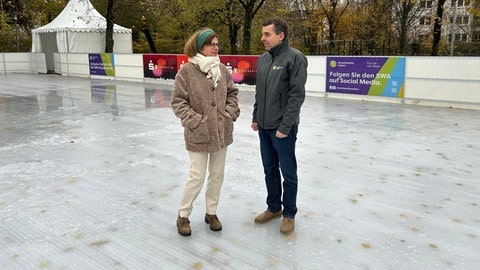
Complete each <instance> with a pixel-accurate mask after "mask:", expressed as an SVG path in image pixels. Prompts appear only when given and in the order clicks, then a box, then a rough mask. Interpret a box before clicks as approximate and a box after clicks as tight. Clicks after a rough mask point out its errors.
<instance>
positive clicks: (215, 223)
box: [205, 214, 222, 232]
mask: <svg viewBox="0 0 480 270" xmlns="http://www.w3.org/2000/svg"><path fill="white" fill-rule="evenodd" d="M205 223H207V224H210V230H212V231H215V232H218V231H221V230H222V223H221V222H220V220H218V217H217V215H209V214H205Z"/></svg>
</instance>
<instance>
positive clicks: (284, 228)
mask: <svg viewBox="0 0 480 270" xmlns="http://www.w3.org/2000/svg"><path fill="white" fill-rule="evenodd" d="M294 229H295V219H294V218H286V217H284V218H283V220H282V225H280V232H281V233H283V234H289V233H291V232H293V230H294Z"/></svg>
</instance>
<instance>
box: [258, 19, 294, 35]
mask: <svg viewBox="0 0 480 270" xmlns="http://www.w3.org/2000/svg"><path fill="white" fill-rule="evenodd" d="M271 24H273V27H274V28H275V33H276V34H277V35H278V34H280V33H281V32H283V33H284V34H285V38H287V37H288V26H287V23H286V22H285V21H284V20H283V19H281V18H272V19H268V20H266V21H265V22H264V23H263V24H262V26H269V25H271Z"/></svg>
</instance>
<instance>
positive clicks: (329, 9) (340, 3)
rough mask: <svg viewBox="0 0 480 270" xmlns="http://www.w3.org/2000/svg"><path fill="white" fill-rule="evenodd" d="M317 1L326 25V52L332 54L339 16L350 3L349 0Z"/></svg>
mask: <svg viewBox="0 0 480 270" xmlns="http://www.w3.org/2000/svg"><path fill="white" fill-rule="evenodd" d="M318 3H319V5H320V8H321V9H322V11H323V13H325V18H326V20H327V25H328V40H329V44H328V54H333V49H334V47H335V43H334V40H335V32H336V29H337V26H338V23H339V22H340V18H341V17H342V15H343V13H344V12H345V10H347V7H348V5H349V4H350V0H320V1H318Z"/></svg>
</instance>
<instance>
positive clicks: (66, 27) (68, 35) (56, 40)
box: [32, 0, 132, 70]
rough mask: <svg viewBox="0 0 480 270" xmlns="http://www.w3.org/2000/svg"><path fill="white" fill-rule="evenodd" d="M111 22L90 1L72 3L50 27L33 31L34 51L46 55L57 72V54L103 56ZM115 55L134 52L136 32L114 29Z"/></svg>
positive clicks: (49, 66)
mask: <svg viewBox="0 0 480 270" xmlns="http://www.w3.org/2000/svg"><path fill="white" fill-rule="evenodd" d="M106 28H107V21H106V19H105V17H103V16H102V15H101V14H100V13H99V12H98V11H97V10H96V9H95V8H94V7H93V5H92V3H90V0H70V1H69V2H68V4H67V5H66V6H65V8H64V9H63V11H62V12H61V13H60V14H59V15H58V16H57V17H56V18H55V19H54V20H53V21H52V22H50V23H49V24H47V25H44V26H42V27H39V28H36V29H33V30H32V52H43V53H45V56H46V58H47V69H48V70H53V69H54V67H53V53H55V52H62V53H103V52H105V34H106ZM113 40H114V46H113V52H114V53H132V30H131V29H128V28H125V27H122V26H119V25H117V24H115V25H114V26H113Z"/></svg>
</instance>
